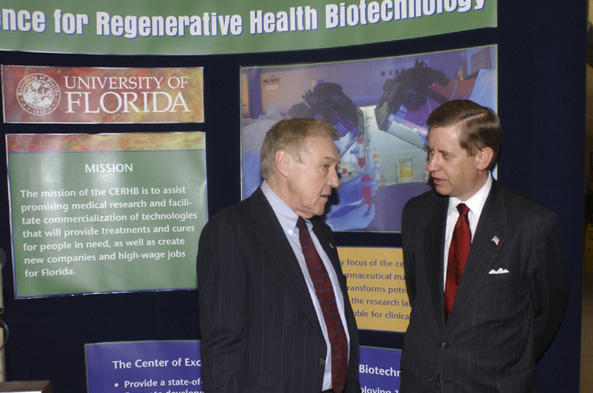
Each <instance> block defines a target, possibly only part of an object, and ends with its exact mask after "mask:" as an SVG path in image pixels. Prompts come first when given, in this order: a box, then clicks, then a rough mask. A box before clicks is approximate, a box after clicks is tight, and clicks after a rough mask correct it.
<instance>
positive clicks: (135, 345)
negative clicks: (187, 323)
mask: <svg viewBox="0 0 593 393" xmlns="http://www.w3.org/2000/svg"><path fill="white" fill-rule="evenodd" d="M85 352H86V366H87V384H88V393H122V392H125V393H147V392H155V393H156V392H159V393H199V392H203V391H204V388H203V386H202V378H201V374H202V373H201V370H202V362H201V360H200V342H199V341H140V342H119V343H118V342H116V343H101V344H87V345H85Z"/></svg>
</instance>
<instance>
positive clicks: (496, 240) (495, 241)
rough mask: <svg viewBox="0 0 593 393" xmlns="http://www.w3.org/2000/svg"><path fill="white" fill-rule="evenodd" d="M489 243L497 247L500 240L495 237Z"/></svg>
mask: <svg viewBox="0 0 593 393" xmlns="http://www.w3.org/2000/svg"><path fill="white" fill-rule="evenodd" d="M491 241H492V243H494V244H496V245H497V246H498V243H500V239H499V238H498V236H496V235H495V236H494V237H493V238H492V240H491Z"/></svg>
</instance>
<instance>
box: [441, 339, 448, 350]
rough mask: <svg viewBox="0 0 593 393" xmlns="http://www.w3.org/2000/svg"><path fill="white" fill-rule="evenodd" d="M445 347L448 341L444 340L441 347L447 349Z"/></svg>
mask: <svg viewBox="0 0 593 393" xmlns="http://www.w3.org/2000/svg"><path fill="white" fill-rule="evenodd" d="M445 348H447V343H446V342H444V341H443V342H442V343H441V349H445Z"/></svg>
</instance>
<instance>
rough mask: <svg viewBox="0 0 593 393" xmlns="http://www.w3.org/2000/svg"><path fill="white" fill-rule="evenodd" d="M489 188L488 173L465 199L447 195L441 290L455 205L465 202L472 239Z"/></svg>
mask: <svg viewBox="0 0 593 393" xmlns="http://www.w3.org/2000/svg"><path fill="white" fill-rule="evenodd" d="M491 188H492V176H491V175H490V174H489V175H488V179H487V180H486V183H484V185H483V186H482V188H480V189H479V190H478V192H476V193H475V194H474V195H472V196H471V197H470V198H468V199H467V200H465V201H460V200H459V199H458V198H456V197H449V207H448V208H447V228H446V230H445V253H444V254H443V263H444V265H443V290H444V289H445V285H446V283H447V259H448V258H449V247H450V246H451V239H452V238H453V230H454V229H455V223H457V219H458V218H459V211H458V210H457V205H459V204H460V203H465V204H466V205H467V207H468V208H469V213H468V214H467V217H468V219H469V230H470V232H471V239H472V241H473V240H474V233H476V228H477V227H478V221H480V215H481V214H482V209H484V204H485V203H486V199H487V198H488V194H489V193H490V189H491Z"/></svg>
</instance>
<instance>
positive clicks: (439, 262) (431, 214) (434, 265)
mask: <svg viewBox="0 0 593 393" xmlns="http://www.w3.org/2000/svg"><path fill="white" fill-rule="evenodd" d="M435 195H436V193H435ZM448 200H449V199H448V198H443V197H440V196H436V199H435V200H434V201H435V202H434V203H433V204H432V205H430V206H429V207H428V208H427V209H426V215H425V220H426V221H427V225H426V228H425V231H424V241H425V247H424V250H425V252H426V261H427V266H426V268H427V274H428V281H429V287H430V288H431V291H432V303H433V304H434V306H435V309H434V312H435V314H436V320H437V321H439V323H441V324H442V325H444V323H445V319H444V318H445V317H444V314H443V304H444V303H443V302H444V300H443V277H444V276H443V274H444V273H443V261H444V259H443V252H444V244H445V226H446V218H447V206H448Z"/></svg>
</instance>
